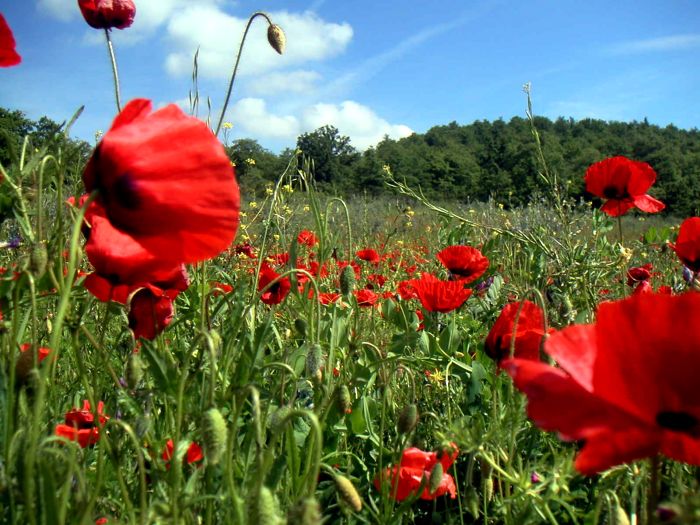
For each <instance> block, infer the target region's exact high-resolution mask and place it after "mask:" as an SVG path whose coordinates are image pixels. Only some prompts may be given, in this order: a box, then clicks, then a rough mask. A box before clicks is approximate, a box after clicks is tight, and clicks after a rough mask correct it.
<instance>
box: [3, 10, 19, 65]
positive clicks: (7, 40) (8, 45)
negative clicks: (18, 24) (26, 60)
mask: <svg viewBox="0 0 700 525" xmlns="http://www.w3.org/2000/svg"><path fill="white" fill-rule="evenodd" d="M20 62H22V57H21V56H19V54H17V51H16V50H15V37H14V36H13V34H12V30H11V29H10V26H9V25H8V24H7V21H6V20H5V17H4V16H2V13H0V67H10V66H16V65H17V64H19V63H20Z"/></svg>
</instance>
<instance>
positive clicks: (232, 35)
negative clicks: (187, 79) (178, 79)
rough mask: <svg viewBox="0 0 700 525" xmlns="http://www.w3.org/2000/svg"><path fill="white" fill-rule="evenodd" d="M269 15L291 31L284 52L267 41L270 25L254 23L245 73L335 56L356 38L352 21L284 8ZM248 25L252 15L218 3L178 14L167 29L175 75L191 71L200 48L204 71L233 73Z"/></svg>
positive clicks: (169, 62) (243, 66) (168, 66)
mask: <svg viewBox="0 0 700 525" xmlns="http://www.w3.org/2000/svg"><path fill="white" fill-rule="evenodd" d="M270 17H271V18H272V20H273V22H274V23H276V24H278V25H280V26H281V27H282V28H283V29H284V31H285V33H286V35H287V48H286V50H285V52H284V55H282V56H280V55H278V54H277V53H276V52H275V51H274V50H273V49H272V48H271V47H270V45H269V44H268V42H267V23H266V22H265V21H264V20H256V21H254V22H253V24H252V26H251V28H250V31H249V33H248V38H247V40H246V43H245V49H244V53H243V55H242V57H241V63H240V66H239V67H240V69H239V71H240V74H241V75H243V76H248V75H260V74H263V73H267V72H269V71H272V70H281V69H290V68H293V67H296V66H298V65H299V64H302V63H305V62H309V61H318V60H323V59H326V58H330V57H333V56H335V55H337V54H339V53H341V52H343V51H344V50H345V47H346V46H347V44H348V43H349V42H350V40H351V39H352V34H353V32H352V28H351V27H350V26H349V25H348V24H336V23H330V22H325V21H324V20H322V19H321V18H319V17H318V16H317V15H316V14H315V13H312V12H310V11H307V12H304V13H301V14H298V13H289V12H287V11H280V12H276V13H270ZM246 23H247V19H244V18H237V17H235V16H230V15H227V14H226V13H224V12H223V11H221V10H220V9H218V8H217V7H216V6H215V5H201V4H200V5H196V6H190V7H187V8H185V9H182V10H179V11H177V12H175V13H173V15H172V17H171V18H170V21H169V22H168V26H167V31H168V37H169V40H170V42H171V44H172V46H173V48H174V50H173V51H172V52H171V53H169V54H168V57H167V59H166V69H167V70H168V72H169V73H171V74H173V75H190V74H191V71H192V57H193V55H194V52H195V50H196V49H197V48H199V74H200V75H201V76H203V77H212V78H226V77H228V75H229V74H230V69H231V66H232V63H233V61H234V58H235V56H236V52H237V51H238V45H239V44H240V39H241V37H242V35H243V32H244V30H245V25H246Z"/></svg>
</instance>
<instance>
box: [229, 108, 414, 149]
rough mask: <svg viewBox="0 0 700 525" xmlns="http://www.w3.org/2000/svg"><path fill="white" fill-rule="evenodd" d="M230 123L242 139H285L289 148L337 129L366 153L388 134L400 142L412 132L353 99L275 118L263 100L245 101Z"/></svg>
mask: <svg viewBox="0 0 700 525" xmlns="http://www.w3.org/2000/svg"><path fill="white" fill-rule="evenodd" d="M228 119H229V120H232V121H233V122H234V125H235V126H236V129H237V130H239V133H241V134H242V135H243V136H250V137H253V138H255V139H258V140H263V141H264V140H270V139H272V140H285V141H288V142H289V143H290V145H291V144H292V143H293V142H294V141H296V138H297V136H298V135H299V134H301V133H305V132H308V131H313V130H315V129H317V128H320V127H322V126H325V125H331V126H335V127H336V128H338V131H339V132H340V133H341V134H342V135H347V136H349V137H350V139H351V141H352V145H353V146H355V147H356V148H358V149H361V150H364V149H367V148H368V147H369V146H373V145H375V144H376V143H378V142H379V141H381V140H382V139H383V138H384V135H388V136H389V137H390V138H393V139H398V138H402V137H407V136H409V135H410V134H411V133H413V130H412V129H411V128H409V127H408V126H405V125H403V124H390V123H389V122H387V121H386V120H385V119H383V118H381V117H379V116H378V115H377V114H376V113H375V112H374V111H372V110H371V109H370V108H368V107H367V106H363V105H362V104H359V103H357V102H354V101H352V100H346V101H345V102H342V103H341V104H338V105H336V104H321V103H319V104H314V105H312V106H308V107H305V108H303V109H302V110H301V111H300V113H299V115H298V116H295V115H284V116H280V115H276V114H274V113H273V112H271V111H270V110H269V109H268V107H267V104H266V103H265V101H264V100H262V99H259V98H244V99H242V100H241V101H239V102H237V103H236V104H235V105H234V107H233V108H232V110H231V112H230V114H229V117H228Z"/></svg>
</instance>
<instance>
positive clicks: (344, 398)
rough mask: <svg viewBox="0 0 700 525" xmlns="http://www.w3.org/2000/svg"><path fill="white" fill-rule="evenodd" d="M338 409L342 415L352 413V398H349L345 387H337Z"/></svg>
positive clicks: (348, 392)
mask: <svg viewBox="0 0 700 525" xmlns="http://www.w3.org/2000/svg"><path fill="white" fill-rule="evenodd" d="M338 408H339V409H340V411H341V412H342V413H343V414H350V413H352V398H351V397H350V389H349V388H348V387H347V386H346V385H340V386H339V387H338Z"/></svg>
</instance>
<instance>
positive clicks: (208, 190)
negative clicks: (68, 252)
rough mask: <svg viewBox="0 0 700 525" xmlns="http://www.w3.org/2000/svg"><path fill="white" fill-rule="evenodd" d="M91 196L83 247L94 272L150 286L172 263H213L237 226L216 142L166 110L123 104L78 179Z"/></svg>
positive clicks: (234, 190)
mask: <svg viewBox="0 0 700 525" xmlns="http://www.w3.org/2000/svg"><path fill="white" fill-rule="evenodd" d="M83 182H84V183H85V188H86V189H87V191H88V192H92V191H93V190H99V195H98V198H97V199H96V200H95V201H94V202H93V203H92V205H91V206H90V211H89V213H88V216H89V219H90V223H91V226H92V229H91V231H90V237H89V239H88V242H87V245H86V248H85V250H86V253H87V256H88V259H89V260H90V262H91V263H92V265H93V266H94V267H95V270H96V271H97V273H98V274H100V275H102V276H104V277H109V278H111V279H113V280H114V279H116V280H119V281H120V282H121V283H124V284H132V283H135V282H144V281H145V282H154V281H157V280H160V279H162V277H163V275H162V274H163V273H164V272H165V273H168V272H172V270H173V268H175V267H176V266H178V265H180V264H187V263H194V262H197V261H202V260H205V259H209V258H211V257H215V256H216V255H218V254H219V253H220V252H221V251H222V250H225V249H226V248H227V247H228V246H229V244H230V243H231V241H232V240H233V237H234V235H235V233H236V227H237V225H238V209H239V194H238V186H237V184H236V181H235V177H234V174H233V170H232V168H231V164H230V161H229V159H228V157H227V155H226V152H225V151H224V148H223V146H222V145H221V143H220V142H219V141H218V140H217V139H216V137H214V134H213V133H212V132H211V130H209V128H208V127H207V126H206V124H204V122H202V121H201V120H199V119H196V118H193V117H189V116H187V115H185V114H184V113H183V112H182V110H180V109H179V108H178V107H177V106H175V105H174V104H171V105H169V106H166V107H165V108H162V109H160V110H158V111H156V112H154V113H151V102H150V101H149V100H144V99H137V100H132V101H131V102H129V103H128V104H127V105H126V107H125V108H124V109H123V110H122V112H121V113H120V114H119V115H118V116H117V118H116V119H115V120H114V123H113V124H112V127H111V129H110V130H109V131H108V132H107V133H106V134H105V136H104V137H103V139H102V141H101V142H100V143H99V144H98V146H97V148H96V149H95V152H94V153H93V155H92V158H91V159H90V161H89V162H88V164H87V167H86V168H85V172H84V173H83Z"/></svg>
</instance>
